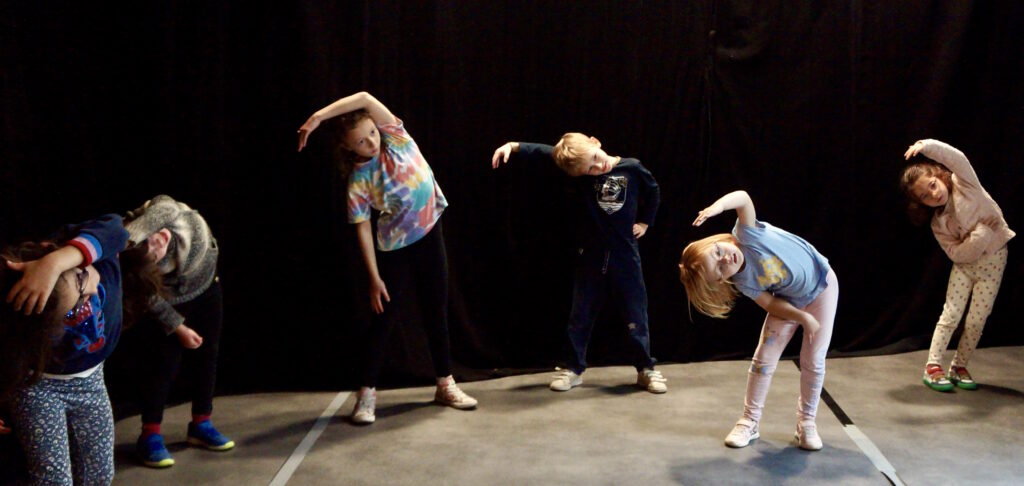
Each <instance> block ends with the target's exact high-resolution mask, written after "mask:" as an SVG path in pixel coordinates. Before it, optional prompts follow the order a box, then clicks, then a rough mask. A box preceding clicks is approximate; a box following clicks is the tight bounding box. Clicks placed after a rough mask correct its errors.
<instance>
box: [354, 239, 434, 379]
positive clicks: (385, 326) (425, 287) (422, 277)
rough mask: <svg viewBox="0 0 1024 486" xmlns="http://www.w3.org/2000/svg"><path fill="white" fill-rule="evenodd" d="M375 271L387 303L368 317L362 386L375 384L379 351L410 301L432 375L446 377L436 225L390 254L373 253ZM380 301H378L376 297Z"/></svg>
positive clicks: (381, 356) (381, 359) (380, 360)
mask: <svg viewBox="0 0 1024 486" xmlns="http://www.w3.org/2000/svg"><path fill="white" fill-rule="evenodd" d="M376 255H377V268H378V270H379V271H380V277H381V279H382V280H384V285H385V286H386V287H387V289H388V295H389V296H390V297H391V302H384V312H383V313H381V314H376V315H374V317H373V319H372V322H371V324H370V329H369V331H368V332H367V338H366V339H365V340H364V342H365V343H366V348H365V349H366V359H365V360H364V361H363V362H364V363H365V366H366V367H365V369H364V370H363V376H362V386H365V387H375V386H377V378H378V377H379V376H380V368H381V366H382V365H383V364H384V351H385V348H386V347H387V343H388V339H389V338H390V336H391V330H392V329H393V328H394V327H395V324H396V323H397V322H398V320H399V315H400V314H402V311H403V310H405V311H406V313H408V309H409V308H410V306H411V305H412V299H416V300H417V302H418V303H419V305H420V310H421V312H422V321H423V327H424V329H425V330H426V332H427V341H428V343H429V344H430V357H431V359H432V360H433V362H434V374H435V375H436V376H437V377H444V376H448V375H450V374H452V371H451V363H450V361H449V360H450V356H449V355H450V351H449V347H448V256H447V254H446V253H445V249H444V236H443V234H442V231H441V221H438V222H437V224H435V225H434V227H433V228H432V229H431V230H430V232H429V233H427V235H426V236H424V237H423V238H422V239H420V240H419V241H417V242H415V243H413V244H412V245H409V246H407V247H404V248H400V249H398V250H393V251H377V253H376ZM382 300H383V299H382Z"/></svg>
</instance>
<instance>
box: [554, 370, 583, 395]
mask: <svg viewBox="0 0 1024 486" xmlns="http://www.w3.org/2000/svg"><path fill="white" fill-rule="evenodd" d="M582 384H583V377H582V376H580V375H577V374H576V372H574V371H573V370H559V371H558V374H557V375H555V380H554V381H552V382H551V384H550V385H548V387H549V388H551V389H552V390H554V391H569V390H570V389H571V388H572V387H574V386H580V385H582Z"/></svg>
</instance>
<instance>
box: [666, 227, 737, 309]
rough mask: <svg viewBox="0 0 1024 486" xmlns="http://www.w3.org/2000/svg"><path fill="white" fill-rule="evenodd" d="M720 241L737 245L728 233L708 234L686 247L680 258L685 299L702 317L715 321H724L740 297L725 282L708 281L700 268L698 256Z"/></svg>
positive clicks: (680, 275) (680, 277)
mask: <svg viewBox="0 0 1024 486" xmlns="http://www.w3.org/2000/svg"><path fill="white" fill-rule="evenodd" d="M722 242H728V243H732V244H734V245H735V244H737V242H736V238H735V237H733V236H732V235H730V234H728V233H721V234H717V235H711V236H708V237H707V238H704V239H700V240H697V241H694V242H692V243H690V244H689V245H686V248H683V254H682V256H681V257H680V259H679V281H680V282H682V283H683V287H685V288H686V300H687V301H689V302H690V305H692V306H693V307H694V308H696V309H697V311H699V312H700V313H701V314H704V315H707V316H711V317H714V318H716V319H725V317H726V316H727V315H728V314H729V311H731V310H732V306H733V305H734V304H735V303H736V296H737V295H739V292H738V291H737V290H736V287H734V286H733V284H731V283H729V282H728V281H725V282H711V281H709V280H708V278H707V274H706V273H707V272H706V270H705V269H704V266H703V265H701V257H702V256H703V255H704V254H705V253H707V252H709V251H712V250H711V249H712V248H714V246H715V244H716V243H722Z"/></svg>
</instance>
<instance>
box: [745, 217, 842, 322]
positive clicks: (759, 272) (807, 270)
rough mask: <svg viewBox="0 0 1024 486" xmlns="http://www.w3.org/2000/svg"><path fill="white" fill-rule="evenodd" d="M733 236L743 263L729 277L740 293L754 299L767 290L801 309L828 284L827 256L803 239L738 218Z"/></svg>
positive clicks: (763, 223) (768, 226)
mask: <svg viewBox="0 0 1024 486" xmlns="http://www.w3.org/2000/svg"><path fill="white" fill-rule="evenodd" d="M732 235H733V236H734V237H736V240H738V241H739V243H740V244H739V247H740V251H742V252H743V259H744V261H745V263H744V265H743V269H741V270H740V271H739V272H737V273H736V275H733V276H732V278H731V279H730V280H731V281H732V283H733V284H735V285H736V288H737V289H739V291H740V292H741V293H742V294H743V295H746V296H747V297H750V298H751V299H756V298H757V296H758V295H760V294H761V292H770V293H771V294H773V295H774V296H776V297H780V298H783V299H786V300H787V301H789V303H791V304H793V305H794V306H796V307H797V308H804V307H806V306H807V304H810V303H811V302H813V301H814V299H816V298H817V297H818V295H820V294H821V291H822V290H825V287H827V286H828V283H827V282H826V280H825V277H826V276H827V275H828V272H829V269H830V267H829V265H828V259H827V258H825V257H824V256H822V254H821V253H818V250H816V249H814V246H813V245H811V244H810V243H808V242H807V241H806V240H804V239H803V238H801V237H799V236H797V235H794V234H793V233H790V232H788V231H785V230H783V229H780V228H776V227H774V226H772V225H770V224H768V223H765V222H762V221H755V222H754V226H745V225H743V224H741V223H740V221H739V220H738V219H737V220H736V226H735V227H733V230H732Z"/></svg>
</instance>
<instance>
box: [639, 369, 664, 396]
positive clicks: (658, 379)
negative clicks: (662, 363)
mask: <svg viewBox="0 0 1024 486" xmlns="http://www.w3.org/2000/svg"><path fill="white" fill-rule="evenodd" d="M667 382H668V380H666V379H665V377H664V376H661V372H660V371H657V370H650V369H644V370H643V371H640V372H639V373H637V374H636V386H638V387H640V388H646V389H647V391H649V392H651V393H665V392H667V391H668V385H666V383H667Z"/></svg>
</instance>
